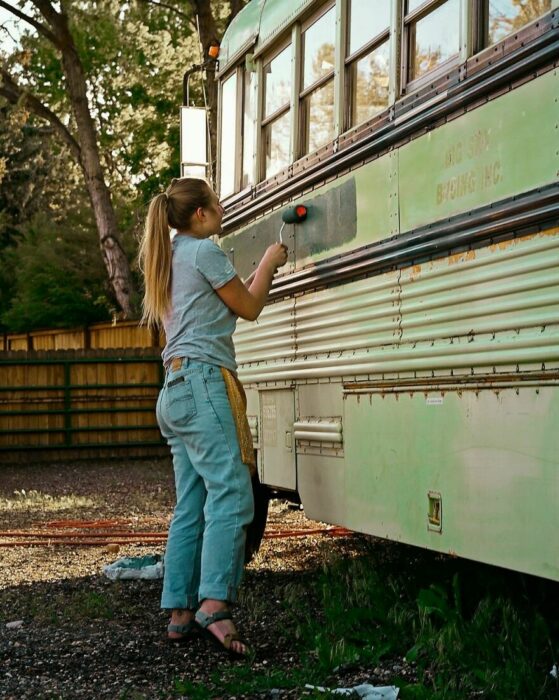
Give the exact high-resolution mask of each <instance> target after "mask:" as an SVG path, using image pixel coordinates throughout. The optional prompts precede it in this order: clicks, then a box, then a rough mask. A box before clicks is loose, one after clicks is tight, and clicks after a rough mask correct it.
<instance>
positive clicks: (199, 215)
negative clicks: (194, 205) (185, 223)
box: [194, 207, 206, 223]
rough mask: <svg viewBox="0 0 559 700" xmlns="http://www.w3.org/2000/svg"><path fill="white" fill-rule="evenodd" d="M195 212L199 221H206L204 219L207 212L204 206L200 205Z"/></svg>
mask: <svg viewBox="0 0 559 700" xmlns="http://www.w3.org/2000/svg"><path fill="white" fill-rule="evenodd" d="M194 214H195V215H196V218H197V219H198V221H199V222H200V223H203V222H204V220H205V218H206V212H205V211H204V208H203V207H198V209H196V211H195V212H194Z"/></svg>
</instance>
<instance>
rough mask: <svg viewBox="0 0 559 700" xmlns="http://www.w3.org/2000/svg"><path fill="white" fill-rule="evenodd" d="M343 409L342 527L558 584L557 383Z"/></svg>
mask: <svg viewBox="0 0 559 700" xmlns="http://www.w3.org/2000/svg"><path fill="white" fill-rule="evenodd" d="M345 403H346V405H345V431H346V432H345V436H346V465H347V471H346V499H347V500H346V514H347V521H346V523H344V524H346V525H347V526H348V527H351V528H353V529H355V530H359V531H361V532H367V533H370V534H374V535H378V536H381V537H387V538H389V539H393V540H400V541H403V542H407V543H410V544H414V545H419V546H423V547H428V548H430V549H435V550H438V551H442V552H450V553H456V554H458V555H459V556H464V557H467V558H470V559H475V560H478V561H484V562H490V563H491V564H497V565H501V566H505V567H509V568H512V569H517V570H520V571H526V572H529V573H531V574H536V575H539V576H544V577H548V578H552V579H559V540H558V539H557V532H558V531H559V530H558V528H559V508H558V507H557V504H558V503H559V438H558V435H559V434H558V432H557V425H558V424H559V423H558V421H559V389H558V388H557V387H546V388H542V389H537V388H535V387H531V388H520V389H518V390H517V389H512V388H511V389H505V390H500V391H495V390H480V391H478V392H475V391H464V392H462V393H461V394H458V393H456V392H449V393H446V394H444V395H443V394H442V393H441V392H425V393H423V392H417V393H412V394H411V395H410V394H407V393H401V394H392V395H385V396H381V395H379V394H376V395H370V396H368V397H367V396H363V395H361V396H356V395H348V396H347V399H346V402H345ZM436 501H438V502H439V505H438V506H437V508H438V513H437V515H438V519H439V523H438V526H437V524H436V523H435V524H433V522H431V520H433V518H432V519H431V520H430V519H429V514H430V509H431V511H432V505H433V503H434V502H436Z"/></svg>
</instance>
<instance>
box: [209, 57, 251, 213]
mask: <svg viewBox="0 0 559 700" xmlns="http://www.w3.org/2000/svg"><path fill="white" fill-rule="evenodd" d="M243 64H244V59H243V63H237V64H236V65H234V66H231V68H230V70H228V71H227V73H226V74H224V75H223V76H221V77H220V80H219V90H218V120H217V123H218V125H219V132H218V136H219V138H218V139H217V146H218V148H217V151H218V152H217V169H216V170H217V172H216V183H217V184H218V187H217V188H216V189H218V191H219V195H220V197H222V196H223V198H224V199H229V198H230V197H232V196H234V195H236V194H237V193H238V192H239V189H240V184H241V177H242V172H241V170H242V159H243V151H242V146H241V148H239V145H240V144H242V135H243V124H242V122H243V113H242V100H243V87H244V85H243V83H244V76H243V70H242V68H243ZM233 75H235V76H236V81H237V84H236V86H235V88H236V94H235V120H236V123H235V164H234V172H233V191H232V192H229V193H228V194H225V195H223V193H222V192H221V157H222V143H223V85H224V84H225V83H226V82H227V81H228V80H229V79H230V78H232V77H233Z"/></svg>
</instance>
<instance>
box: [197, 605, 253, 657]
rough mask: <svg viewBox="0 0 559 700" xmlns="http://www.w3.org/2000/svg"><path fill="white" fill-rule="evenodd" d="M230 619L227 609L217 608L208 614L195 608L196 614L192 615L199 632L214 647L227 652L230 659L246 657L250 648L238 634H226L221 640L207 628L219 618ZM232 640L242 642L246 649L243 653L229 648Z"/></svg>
mask: <svg viewBox="0 0 559 700" xmlns="http://www.w3.org/2000/svg"><path fill="white" fill-rule="evenodd" d="M232 619H233V617H232V615H231V613H230V612H229V610H219V611H218V612H215V613H214V614H213V615H208V614H207V613H205V612H204V611H203V610H197V611H196V614H195V615H194V620H195V622H196V624H197V625H198V626H199V627H200V632H201V634H202V636H203V637H205V638H206V639H208V640H209V641H210V642H211V643H212V644H213V645H214V646H215V647H216V649H219V650H220V651H222V652H225V653H227V654H229V656H230V657H231V658H232V659H246V658H247V656H248V655H249V653H250V649H249V646H248V644H247V643H246V642H245V641H244V640H243V639H241V637H239V635H238V634H231V633H229V634H226V635H225V637H224V639H223V642H222V641H220V640H219V639H218V638H217V637H216V635H215V634H214V633H213V632H211V631H210V630H209V629H208V627H209V626H210V625H213V623H214V622H218V621H219V620H232ZM232 642H241V644H244V646H245V648H246V651H245V652H244V653H243V652H241V651H235V650H234V649H231V643H232Z"/></svg>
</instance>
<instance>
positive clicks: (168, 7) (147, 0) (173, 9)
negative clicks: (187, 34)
mask: <svg viewBox="0 0 559 700" xmlns="http://www.w3.org/2000/svg"><path fill="white" fill-rule="evenodd" d="M140 1H141V2H143V3H144V4H145V5H154V6H155V7H163V8H164V9H165V10H171V12H174V13H175V14H177V15H179V17H184V19H186V20H187V21H188V22H190V24H192V22H193V19H192V17H191V16H190V15H187V14H186V12H183V11H182V10H179V9H178V8H176V7H173V5H169V4H167V3H166V2H156V0H140Z"/></svg>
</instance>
